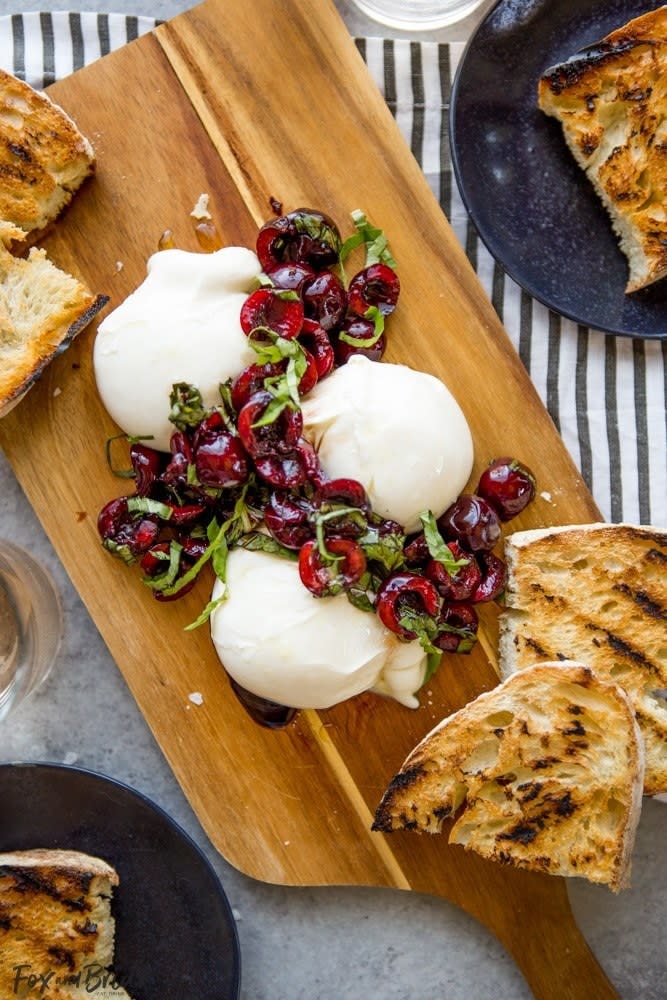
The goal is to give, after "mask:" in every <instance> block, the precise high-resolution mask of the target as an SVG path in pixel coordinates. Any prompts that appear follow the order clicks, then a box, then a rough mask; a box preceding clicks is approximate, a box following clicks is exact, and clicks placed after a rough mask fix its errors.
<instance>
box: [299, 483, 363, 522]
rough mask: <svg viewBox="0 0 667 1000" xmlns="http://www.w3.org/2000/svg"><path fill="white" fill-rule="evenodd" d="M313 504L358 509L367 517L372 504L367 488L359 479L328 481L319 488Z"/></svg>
mask: <svg viewBox="0 0 667 1000" xmlns="http://www.w3.org/2000/svg"><path fill="white" fill-rule="evenodd" d="M313 502H314V503H315V505H316V506H318V507H321V506H322V504H324V503H329V504H332V503H333V504H344V505H345V506H346V507H358V508H359V509H360V510H361V511H363V513H364V514H366V516H369V515H370V512H371V502H370V500H369V498H368V494H367V492H366V488H365V486H363V484H362V483H360V482H359V481H358V480H357V479H347V478H342V479H328V480H327V481H326V482H324V483H322V485H321V486H320V487H319V488H318V490H317V492H316V493H315V496H314V497H313Z"/></svg>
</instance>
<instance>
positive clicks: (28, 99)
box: [0, 70, 95, 235]
mask: <svg viewBox="0 0 667 1000" xmlns="http://www.w3.org/2000/svg"><path fill="white" fill-rule="evenodd" d="M94 171H95V153H94V150H93V147H92V146H91V144H90V142H89V140H88V139H87V138H86V137H85V136H84V135H82V133H81V132H80V131H79V129H78V128H77V126H76V124H75V122H74V121H73V120H72V119H71V118H70V117H69V115H68V114H66V112H65V111H63V109H62V108H61V107H59V106H58V105H57V104H55V103H54V102H53V101H52V100H51V99H50V98H49V97H48V96H47V95H46V94H45V93H42V92H40V91H37V90H34V89H33V88H32V87H31V86H29V84H27V83H24V82H23V81H22V80H19V79H18V78H17V77H15V76H12V74H11V73H7V72H5V71H4V70H0V219H2V220H4V221H5V222H8V223H11V224H12V225H14V226H16V227H18V228H19V229H21V230H22V231H23V232H24V233H26V234H35V235H38V234H40V233H41V232H43V231H44V230H45V229H46V228H47V226H48V225H49V224H50V223H51V222H53V220H54V219H56V218H57V217H58V216H59V215H60V213H61V212H62V211H63V209H64V208H65V207H66V206H67V205H68V204H69V202H70V201H71V200H72V197H73V195H74V193H75V192H76V191H77V190H78V189H79V187H80V186H81V185H82V184H83V182H84V180H85V179H86V178H87V177H89V176H90V175H91V174H92V173H94Z"/></svg>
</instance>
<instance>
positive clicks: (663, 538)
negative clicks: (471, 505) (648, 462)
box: [499, 524, 667, 795]
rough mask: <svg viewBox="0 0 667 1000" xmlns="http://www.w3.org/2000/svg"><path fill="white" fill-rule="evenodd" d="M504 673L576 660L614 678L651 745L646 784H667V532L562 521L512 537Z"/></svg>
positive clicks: (653, 788)
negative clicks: (540, 663)
mask: <svg viewBox="0 0 667 1000" xmlns="http://www.w3.org/2000/svg"><path fill="white" fill-rule="evenodd" d="M505 560H506V563H507V572H508V579H507V588H506V591H505V604H506V608H505V610H504V611H503V613H502V614H501V617H500V649H499V660H500V672H501V676H502V677H508V676H510V675H511V674H512V673H513V672H514V671H515V670H521V669H522V668H523V667H525V666H528V665H529V664H530V663H532V662H534V661H535V659H542V660H545V659H548V660H552V659H554V660H555V659H563V658H566V659H578V660H582V661H583V662H584V663H586V664H588V666H590V667H591V668H592V669H593V670H595V672H596V673H597V674H598V675H599V676H600V677H603V678H606V679H608V680H611V681H616V682H617V683H618V684H620V685H621V687H623V689H624V690H625V691H626V692H627V694H628V695H629V697H630V700H631V702H632V705H633V707H634V710H635V713H636V716H637V721H638V723H639V727H640V729H641V732H642V736H643V738H644V743H645V747H646V775H645V793H646V794H647V795H655V794H657V793H658V792H667V531H664V530H661V529H658V528H652V527H646V526H641V525H630V524H588V525H563V526H560V527H555V528H537V529H534V530H531V531H521V532H515V533H514V534H512V535H508V536H507V537H506V539H505Z"/></svg>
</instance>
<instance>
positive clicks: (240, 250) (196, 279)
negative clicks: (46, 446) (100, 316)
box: [93, 247, 261, 451]
mask: <svg viewBox="0 0 667 1000" xmlns="http://www.w3.org/2000/svg"><path fill="white" fill-rule="evenodd" d="M260 272H261V267H260V264H259V261H258V260H257V257H256V256H255V254H254V253H253V252H252V251H251V250H247V249H245V248H244V247H224V248H223V249H222V250H218V251H216V252H215V253H209V254H206V253H190V252H188V251H186V250H161V251H160V252H159V253H156V254H153V256H152V257H151V258H150V259H149V261H148V266H147V276H146V278H145V280H144V281H143V283H142V284H141V285H140V286H139V288H137V289H136V291H134V292H133V293H132V294H131V295H130V296H129V297H128V298H127V299H125V301H124V302H123V303H121V305H119V306H118V308H117V309H114V310H113V312H111V313H110V314H109V315H108V316H107V317H106V318H105V319H104V321H103V322H102V323H101V324H100V327H99V330H98V333H97V336H96V338H95V346H94V351H93V364H94V371H95V379H96V381H97V388H98V391H99V393H100V396H101V398H102V402H103V403H104V405H105V407H106V409H107V410H108V412H109V414H110V415H111V416H112V417H113V419H114V420H115V421H116V423H117V424H118V425H119V426H120V427H121V428H122V429H123V430H124V431H125V432H126V433H127V434H131V435H137V436H140V435H146V436H151V437H152V438H153V440H152V441H151V442H150V444H151V446H152V447H154V448H157V449H158V450H160V451H169V439H170V437H171V434H172V432H173V430H174V427H173V425H172V424H171V423H170V422H169V420H168V414H169V394H170V392H171V387H172V385H173V384H174V383H175V382H189V383H191V384H192V385H194V386H196V387H197V388H198V389H199V390H200V392H201V394H202V396H203V399H204V403H205V404H206V405H208V406H212V405H214V404H216V403H218V402H219V401H220V396H219V393H218V385H219V384H220V382H224V381H225V379H227V378H230V377H233V376H235V375H237V374H238V373H239V372H240V371H241V369H242V368H244V367H245V366H246V365H248V364H252V362H253V361H254V359H255V357H256V355H255V352H254V351H253V350H252V348H251V347H249V346H248V341H247V338H246V337H245V335H244V333H243V331H242V329H241V325H240V322H239V314H240V311H241V306H242V305H243V303H244V301H245V299H246V298H247V296H248V294H249V293H250V292H251V291H252V290H253V288H254V287H255V283H256V279H257V277H258V276H259V274H260Z"/></svg>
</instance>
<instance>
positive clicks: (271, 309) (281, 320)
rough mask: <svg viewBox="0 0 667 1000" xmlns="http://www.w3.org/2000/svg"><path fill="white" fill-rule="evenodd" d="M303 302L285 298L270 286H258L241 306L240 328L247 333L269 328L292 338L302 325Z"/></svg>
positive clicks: (279, 334) (280, 335)
mask: <svg viewBox="0 0 667 1000" xmlns="http://www.w3.org/2000/svg"><path fill="white" fill-rule="evenodd" d="M303 316H304V312H303V303H302V302H301V301H300V300H299V299H290V298H285V297H284V296H282V295H281V294H280V293H279V292H276V291H274V289H272V288H258V289H257V291H256V292H253V293H252V295H249V296H248V298H247V299H246V300H245V302H244V303H243V305H242V306H241V317H240V318H241V329H242V330H243V332H244V333H245V334H246V335H248V334H250V333H252V331H253V330H256V329H269V330H272V331H273V333H276V334H278V336H279V337H284V338H285V339H286V340H293V339H294V338H295V337H297V336H298V334H299V332H300V330H301V327H302V326H303Z"/></svg>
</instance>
